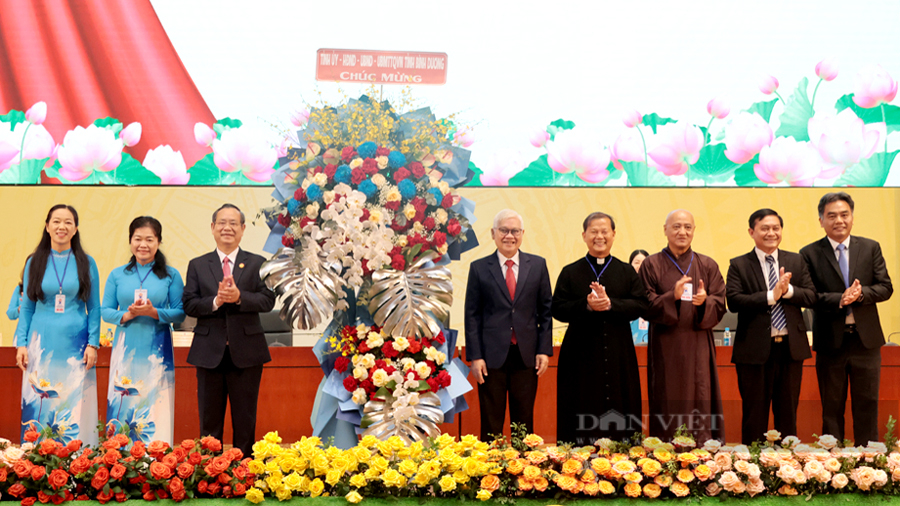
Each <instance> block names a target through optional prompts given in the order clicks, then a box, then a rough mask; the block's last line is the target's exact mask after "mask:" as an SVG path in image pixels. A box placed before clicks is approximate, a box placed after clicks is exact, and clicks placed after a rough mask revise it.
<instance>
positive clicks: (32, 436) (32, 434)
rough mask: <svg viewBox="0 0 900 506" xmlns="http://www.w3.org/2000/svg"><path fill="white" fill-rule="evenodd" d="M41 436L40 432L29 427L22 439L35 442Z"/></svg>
mask: <svg viewBox="0 0 900 506" xmlns="http://www.w3.org/2000/svg"><path fill="white" fill-rule="evenodd" d="M39 437H40V434H38V433H37V431H36V430H34V429H28V430H26V431H25V435H24V436H22V439H24V440H25V441H26V442H28V443H34V442H35V441H37V440H38V438H39Z"/></svg>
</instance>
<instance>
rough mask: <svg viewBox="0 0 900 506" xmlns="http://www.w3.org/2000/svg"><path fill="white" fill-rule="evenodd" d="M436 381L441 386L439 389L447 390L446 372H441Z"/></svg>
mask: <svg viewBox="0 0 900 506" xmlns="http://www.w3.org/2000/svg"><path fill="white" fill-rule="evenodd" d="M437 380H438V382H440V384H441V388H447V387H449V386H450V373H448V372H447V371H446V370H444V371H441V372H439V373H438V375H437Z"/></svg>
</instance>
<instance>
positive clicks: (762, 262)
mask: <svg viewBox="0 0 900 506" xmlns="http://www.w3.org/2000/svg"><path fill="white" fill-rule="evenodd" d="M753 251H755V252H756V258H758V259H759V266H760V267H761V268H762V272H763V279H764V280H766V286H769V264H768V263H766V256H767V255H768V253H766V252H765V251H763V250H761V249H759V248H753ZM772 258H774V259H775V276H778V277H779V278H780V273H779V271H780V270H781V264H779V263H778V250H777V249H776V250H775V251H773V252H772ZM793 296H794V285H790V284H789V285H788V289H787V292H785V293H783V294H781V298H782V299H790V298H791V297H793ZM766 300H767V301H768V303H769V305H770V306H774V305H775V302H776V301H775V294H774V293H773V291H772V290H767V291H766ZM787 334H788V331H787V328H783V329H776V328H775V326H774V325H773V326H772V337H776V336H786V335H787Z"/></svg>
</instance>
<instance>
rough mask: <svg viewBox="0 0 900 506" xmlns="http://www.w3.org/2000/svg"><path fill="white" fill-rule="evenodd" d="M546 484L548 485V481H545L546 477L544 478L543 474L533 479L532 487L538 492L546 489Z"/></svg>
mask: <svg viewBox="0 0 900 506" xmlns="http://www.w3.org/2000/svg"><path fill="white" fill-rule="evenodd" d="M548 486H550V482H549V481H547V478H544V477H543V476H541V477H539V478H538V479H536V480H534V489H535V490H537V491H538V492H543V491H545V490H547V487H548Z"/></svg>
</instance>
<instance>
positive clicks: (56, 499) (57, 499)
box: [50, 495, 66, 504]
mask: <svg viewBox="0 0 900 506" xmlns="http://www.w3.org/2000/svg"><path fill="white" fill-rule="evenodd" d="M65 500H66V496H64V495H51V496H50V502H52V503H53V504H62V503H63V501H65Z"/></svg>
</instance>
